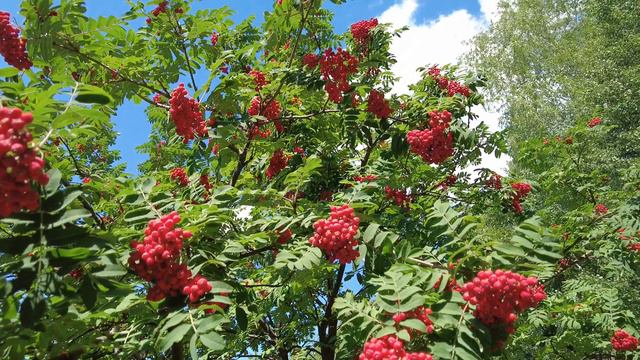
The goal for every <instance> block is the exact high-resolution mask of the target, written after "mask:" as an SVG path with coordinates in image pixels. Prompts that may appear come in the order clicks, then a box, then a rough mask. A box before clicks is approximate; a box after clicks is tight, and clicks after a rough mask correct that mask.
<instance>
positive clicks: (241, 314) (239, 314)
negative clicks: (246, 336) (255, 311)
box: [236, 306, 248, 330]
mask: <svg viewBox="0 0 640 360" xmlns="http://www.w3.org/2000/svg"><path fill="white" fill-rule="evenodd" d="M236 321H237V322H238V327H240V329H242V330H247V325H248V321H247V313H246V312H245V310H244V309H243V308H242V307H241V306H236Z"/></svg>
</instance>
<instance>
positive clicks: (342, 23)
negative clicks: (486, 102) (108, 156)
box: [0, 0, 497, 173]
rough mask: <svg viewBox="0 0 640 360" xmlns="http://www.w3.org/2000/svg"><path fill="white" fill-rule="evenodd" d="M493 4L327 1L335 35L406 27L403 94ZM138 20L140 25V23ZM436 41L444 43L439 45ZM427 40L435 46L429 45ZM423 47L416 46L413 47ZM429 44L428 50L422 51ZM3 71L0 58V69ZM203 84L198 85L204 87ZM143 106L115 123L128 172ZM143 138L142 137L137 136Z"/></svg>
mask: <svg viewBox="0 0 640 360" xmlns="http://www.w3.org/2000/svg"><path fill="white" fill-rule="evenodd" d="M495 2H497V0H348V1H347V3H346V4H343V5H339V6H336V5H334V4H332V3H330V1H326V3H327V6H328V7H329V8H330V9H331V10H332V11H334V13H335V19H334V26H335V28H336V31H337V32H343V31H347V29H348V28H349V25H350V24H352V23H354V22H356V21H358V20H362V19H368V18H371V17H380V16H381V15H382V17H381V20H383V21H385V22H391V23H392V24H394V25H397V26H398V27H399V26H403V25H409V26H411V27H412V30H411V32H409V33H407V37H406V38H405V40H404V42H398V44H394V45H395V48H394V49H392V50H395V51H394V53H396V55H397V56H398V59H399V64H398V67H397V70H398V71H397V72H398V73H399V75H400V76H402V78H403V82H402V83H401V84H399V86H398V88H397V89H396V90H397V92H401V91H402V90H403V89H404V88H405V87H406V84H407V83H409V82H411V81H414V80H415V79H414V76H415V71H414V69H415V68H416V67H417V66H423V65H426V64H428V63H432V62H433V63H443V62H452V61H455V59H456V58H457V56H459V55H460V54H461V53H462V52H463V47H464V45H463V42H464V41H466V40H468V39H469V38H470V37H471V36H473V35H474V34H475V33H477V32H478V31H480V30H481V28H482V27H483V26H484V25H483V24H484V23H485V22H486V21H485V20H486V19H487V16H485V15H486V13H487V9H486V7H487V6H489V7H490V6H493V3H495ZM273 3H274V1H271V0H235V1H231V0H195V1H194V7H195V8H206V7H221V6H224V5H228V6H230V7H231V8H232V9H234V11H235V15H234V16H233V19H234V20H235V21H236V22H237V21H239V20H242V19H245V18H247V17H249V16H251V15H255V16H256V22H260V21H262V14H263V12H264V11H265V10H268V9H270V8H271V7H272V6H273ZM86 4H87V8H88V15H89V16H108V15H116V16H117V15H121V14H123V13H124V12H126V11H127V10H128V5H127V1H126V0H108V1H105V0H86ZM19 7H20V0H2V4H0V10H4V11H9V12H10V13H11V14H12V15H13V16H14V18H15V19H16V21H18V22H21V21H22V18H21V17H20V16H19V14H18V11H19ZM149 8H151V6H150V7H149ZM141 21H142V20H141ZM438 39H444V42H443V43H442V44H444V45H442V44H439V43H438V41H440V40H438ZM430 41H433V43H432V44H431V43H430ZM417 42H420V43H423V44H424V45H425V46H416V43H417ZM428 44H431V45H432V46H426V45H428ZM5 66H7V65H6V64H5V63H4V61H2V59H0V67H5ZM203 81H204V79H201V80H200V81H199V82H203ZM145 106H147V105H146V104H144V103H143V104H140V105H136V104H133V103H131V102H127V103H125V104H124V105H122V106H121V107H120V108H118V111H117V116H116V117H115V119H114V121H115V124H116V130H117V131H118V132H119V133H120V136H119V138H118V141H117V144H116V146H115V148H116V149H118V150H120V151H121V153H122V157H123V161H124V162H126V163H127V171H128V172H130V173H137V170H136V165H137V164H138V163H140V162H142V161H144V160H145V156H144V155H141V154H138V153H137V152H136V151H135V147H136V146H138V145H140V144H142V143H144V142H145V139H146V134H149V132H150V126H149V124H148V122H147V121H146V117H145V114H144V108H145ZM141 134H145V136H144V137H143V136H141Z"/></svg>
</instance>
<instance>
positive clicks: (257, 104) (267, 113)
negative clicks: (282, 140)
mask: <svg viewBox="0 0 640 360" xmlns="http://www.w3.org/2000/svg"><path fill="white" fill-rule="evenodd" d="M247 113H248V114H249V116H258V115H260V116H264V117H265V118H266V119H267V121H266V122H261V121H259V122H258V123H257V125H256V126H258V127H260V126H262V125H265V124H266V123H268V122H270V121H272V122H273V124H274V125H275V127H276V130H277V131H278V132H280V133H281V132H284V126H282V123H281V122H280V115H281V114H282V107H281V106H280V103H279V102H278V101H277V100H275V99H272V100H271V101H269V102H268V103H267V104H263V103H262V99H261V98H260V97H259V96H256V97H254V98H253V99H251V105H249V109H248V110H247Z"/></svg>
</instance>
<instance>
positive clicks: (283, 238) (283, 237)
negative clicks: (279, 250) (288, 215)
mask: <svg viewBox="0 0 640 360" xmlns="http://www.w3.org/2000/svg"><path fill="white" fill-rule="evenodd" d="M276 234H277V235H278V244H280V245H284V244H286V243H288V242H289V240H291V237H292V236H293V233H292V232H291V229H287V230H285V231H283V232H280V231H278V230H276Z"/></svg>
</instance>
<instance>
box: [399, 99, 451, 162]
mask: <svg viewBox="0 0 640 360" xmlns="http://www.w3.org/2000/svg"><path fill="white" fill-rule="evenodd" d="M429 118H430V120H429V126H430V129H425V130H411V131H409V133H408V134H407V142H408V143H409V146H410V150H411V152H412V153H414V154H417V155H420V157H422V160H424V161H425V162H427V163H429V164H441V163H443V162H444V161H446V160H447V159H448V158H449V157H450V156H451V155H453V133H451V132H447V129H449V124H450V122H451V113H450V112H448V111H447V110H443V111H432V112H430V113H429Z"/></svg>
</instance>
